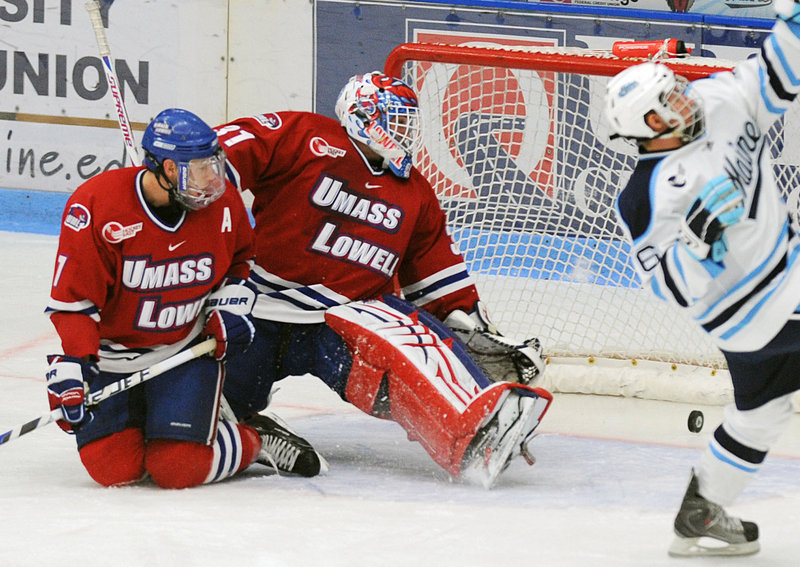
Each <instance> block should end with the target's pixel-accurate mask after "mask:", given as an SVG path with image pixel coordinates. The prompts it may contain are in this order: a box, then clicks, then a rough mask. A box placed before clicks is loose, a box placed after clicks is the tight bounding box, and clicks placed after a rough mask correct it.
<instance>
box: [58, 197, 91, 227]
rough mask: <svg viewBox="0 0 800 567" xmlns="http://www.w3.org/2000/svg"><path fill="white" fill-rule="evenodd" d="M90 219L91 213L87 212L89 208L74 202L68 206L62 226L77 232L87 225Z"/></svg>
mask: <svg viewBox="0 0 800 567" xmlns="http://www.w3.org/2000/svg"><path fill="white" fill-rule="evenodd" d="M91 221H92V215H91V214H90V213H89V209H87V208H86V207H84V206H83V205H79V204H75V205H72V206H70V208H69V211H67V216H66V217H65V218H64V226H67V227H69V228H71V229H72V230H74V231H75V232H78V231H79V230H82V229H84V228H86V227H87V226H89V223H90V222H91Z"/></svg>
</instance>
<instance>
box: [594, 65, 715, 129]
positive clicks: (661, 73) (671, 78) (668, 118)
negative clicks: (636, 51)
mask: <svg viewBox="0 0 800 567" xmlns="http://www.w3.org/2000/svg"><path fill="white" fill-rule="evenodd" d="M688 87H689V81H687V80H686V78H685V77H682V76H680V75H676V74H675V73H674V72H673V71H672V69H670V68H669V67H667V66H666V65H663V64H661V63H653V62H647V63H641V64H639V65H634V66H633V67H629V68H627V69H625V70H624V71H622V72H621V73H619V74H618V75H616V76H615V77H614V78H612V79H611V80H610V81H609V82H608V87H607V89H606V117H607V118H608V121H609V123H610V124H611V130H612V132H613V135H612V137H613V138H616V137H623V138H633V139H635V140H639V141H642V140H652V139H653V138H659V137H665V136H673V137H678V138H680V139H681V140H683V141H684V142H691V141H692V140H694V139H696V138H697V137H698V136H699V135H700V134H702V133H703V128H704V121H703V108H702V105H701V104H700V101H699V100H698V99H697V98H695V97H692V96H691V95H690V94H689V92H688V90H689V89H688ZM651 112H655V113H656V114H657V115H658V116H659V117H660V118H661V119H662V120H663V121H664V122H665V123H666V124H668V125H669V126H670V127H669V129H667V130H666V131H665V132H657V131H656V130H653V129H652V128H651V127H650V126H648V125H647V122H646V120H645V117H646V116H647V115H648V114H650V113H651Z"/></svg>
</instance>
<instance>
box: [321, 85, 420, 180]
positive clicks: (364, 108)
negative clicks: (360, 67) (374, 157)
mask: <svg viewBox="0 0 800 567" xmlns="http://www.w3.org/2000/svg"><path fill="white" fill-rule="evenodd" d="M336 116H337V117H338V118H339V122H340V123H341V124H342V126H344V128H345V130H347V133H348V134H349V135H350V137H352V138H353V139H355V140H358V141H359V142H362V143H364V144H366V145H367V146H368V147H369V148H370V149H372V150H373V151H375V152H376V153H377V154H378V155H380V156H381V157H382V158H383V167H385V168H388V169H389V170H391V172H392V173H394V174H395V175H397V176H398V177H402V178H407V177H408V176H409V175H410V173H411V165H412V161H411V160H412V155H413V153H414V151H415V149H416V148H417V145H418V144H419V143H420V136H419V104H418V102H417V95H416V94H415V93H414V90H413V89H412V88H411V87H410V86H408V85H407V84H406V83H404V82H403V81H401V80H400V79H395V78H392V77H389V76H387V75H384V74H383V73H381V72H380V71H373V72H372V73H366V74H365V75H355V76H353V77H350V80H349V81H347V84H346V85H345V86H344V88H343V89H342V90H341V92H340V93H339V97H338V99H337V100H336Z"/></svg>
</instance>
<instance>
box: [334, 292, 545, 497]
mask: <svg viewBox="0 0 800 567" xmlns="http://www.w3.org/2000/svg"><path fill="white" fill-rule="evenodd" d="M325 320H326V323H327V324H328V326H329V327H330V328H332V329H333V330H334V331H335V332H336V333H338V334H339V335H340V336H341V337H342V338H344V340H345V342H346V343H347V346H348V350H349V351H350V354H351V356H352V366H351V369H350V374H349V376H348V380H347V386H346V391H345V394H346V399H347V400H348V401H349V402H350V403H352V404H354V405H356V406H357V407H358V408H359V409H361V410H362V411H364V412H366V413H369V414H371V415H374V416H377V417H382V418H386V419H391V420H393V421H395V422H397V423H399V424H400V425H401V426H402V427H403V428H404V429H405V430H406V432H407V433H408V437H409V439H411V440H412V441H419V442H420V443H421V444H422V446H423V447H424V448H425V450H426V451H427V452H428V453H429V454H430V456H431V457H432V458H433V459H434V461H436V462H437V463H438V464H439V465H440V466H441V467H442V468H444V469H445V470H446V471H447V472H449V473H450V474H451V475H453V476H454V477H461V478H464V479H466V480H467V481H471V482H476V483H480V484H482V485H483V486H484V487H486V488H491V487H492V485H493V484H494V483H495V481H496V479H497V477H498V475H499V474H500V473H501V472H502V471H503V470H504V469H505V468H506V466H507V465H508V463H509V461H510V460H511V459H512V458H513V457H514V456H516V455H519V454H522V455H524V456H525V457H526V459H527V460H528V462H529V463H531V464H532V462H533V460H532V458H531V457H530V455H529V453H528V450H527V443H528V441H529V440H530V439H531V437H532V435H533V432H534V430H535V429H536V427H537V426H538V425H539V422H540V421H541V419H542V417H543V416H544V414H545V412H546V411H547V409H548V407H549V405H550V402H551V401H552V396H551V395H550V393H549V392H547V391H546V390H544V389H542V388H535V387H531V386H529V385H527V384H520V383H515V382H503V381H499V382H493V381H492V380H490V379H489V378H487V376H486V375H485V374H484V372H483V371H482V370H481V368H480V367H479V366H478V365H477V364H476V363H475V362H474V361H473V360H472V359H471V358H470V356H469V355H468V354H467V347H466V345H465V344H464V343H463V342H462V341H461V340H460V339H459V338H458V337H457V336H456V335H455V333H454V332H452V331H451V330H450V329H449V328H448V327H447V326H445V325H443V324H442V323H441V322H439V321H438V320H437V319H436V318H434V317H433V316H431V315H429V314H428V313H426V312H424V311H422V310H419V309H417V308H415V307H414V306H413V305H412V304H410V303H408V302H406V301H403V300H402V299H398V298H396V297H393V296H384V297H383V298H382V300H370V301H357V302H353V303H349V304H346V305H341V306H338V307H334V308H332V309H330V310H329V311H328V312H327V313H326V315H325Z"/></svg>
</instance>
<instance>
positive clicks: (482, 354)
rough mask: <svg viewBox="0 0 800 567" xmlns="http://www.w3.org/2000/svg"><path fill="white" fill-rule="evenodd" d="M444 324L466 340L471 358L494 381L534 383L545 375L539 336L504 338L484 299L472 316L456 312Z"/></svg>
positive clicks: (477, 303)
mask: <svg viewBox="0 0 800 567" xmlns="http://www.w3.org/2000/svg"><path fill="white" fill-rule="evenodd" d="M444 324H445V325H447V326H448V327H449V328H450V330H451V331H453V333H455V335H456V336H457V337H458V338H459V339H461V340H462V341H463V342H464V344H465V345H466V346H467V352H468V353H469V355H470V357H471V358H472V359H473V360H474V361H475V362H476V363H477V364H478V366H480V368H481V370H483V373H484V374H486V376H488V377H489V378H490V379H491V380H493V381H495V382H518V383H520V384H531V383H533V382H534V381H535V380H536V379H537V378H538V377H540V376H541V375H542V374H544V366H545V364H544V359H542V347H541V345H540V344H539V339H537V338H530V339H527V340H525V341H523V342H522V343H518V342H516V341H513V340H511V339H509V338H507V337H504V336H503V335H501V334H500V332H499V331H498V330H497V328H496V327H495V326H494V324H492V322H491V321H490V320H489V316H488V314H487V313H486V307H485V305H484V304H483V302H481V301H478V302H476V303H475V310H474V311H473V312H472V313H471V314H469V315H468V314H466V313H464V312H463V311H461V310H460V309H457V310H455V311H453V312H452V313H450V315H448V316H447V318H446V319H445V320H444Z"/></svg>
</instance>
